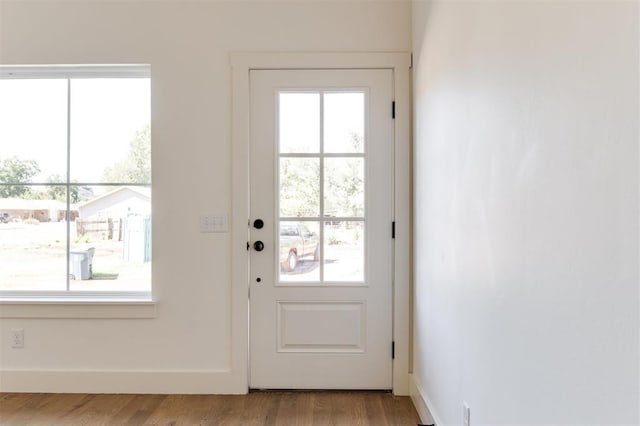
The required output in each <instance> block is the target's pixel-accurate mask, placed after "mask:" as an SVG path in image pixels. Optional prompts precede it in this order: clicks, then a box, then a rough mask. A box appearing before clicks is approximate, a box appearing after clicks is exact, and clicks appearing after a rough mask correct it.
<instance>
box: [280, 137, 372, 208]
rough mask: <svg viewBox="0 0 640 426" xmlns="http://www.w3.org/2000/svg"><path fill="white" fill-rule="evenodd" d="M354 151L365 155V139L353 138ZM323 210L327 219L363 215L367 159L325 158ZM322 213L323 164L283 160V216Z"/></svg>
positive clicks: (311, 159)
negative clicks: (321, 176)
mask: <svg viewBox="0 0 640 426" xmlns="http://www.w3.org/2000/svg"><path fill="white" fill-rule="evenodd" d="M351 143H352V148H353V150H354V151H355V152H362V151H363V149H362V147H363V140H362V138H361V137H359V136H358V135H356V134H353V135H352V137H351ZM324 193H325V199H324V211H325V215H327V216H334V217H362V216H364V160H363V159H362V158H353V157H339V158H325V159H324ZM319 210H320V162H319V161H318V159H315V158H282V159H280V214H281V215H282V216H287V217H304V216H311V217H313V216H317V215H318V214H319Z"/></svg>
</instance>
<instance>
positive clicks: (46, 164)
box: [0, 65, 151, 298]
mask: <svg viewBox="0 0 640 426" xmlns="http://www.w3.org/2000/svg"><path fill="white" fill-rule="evenodd" d="M150 294H151V127H150V70H149V67H148V66H146V65H135V66H129V65H116V66H24V67H17V66H0V296H2V297H12V296H25V297H30V296H52V297H65V298H66V297H71V298H73V297H84V296H98V297H100V296H103V295H104V296H106V297H109V298H112V297H118V296H119V295H120V296H123V297H142V298H146V297H149V296H150Z"/></svg>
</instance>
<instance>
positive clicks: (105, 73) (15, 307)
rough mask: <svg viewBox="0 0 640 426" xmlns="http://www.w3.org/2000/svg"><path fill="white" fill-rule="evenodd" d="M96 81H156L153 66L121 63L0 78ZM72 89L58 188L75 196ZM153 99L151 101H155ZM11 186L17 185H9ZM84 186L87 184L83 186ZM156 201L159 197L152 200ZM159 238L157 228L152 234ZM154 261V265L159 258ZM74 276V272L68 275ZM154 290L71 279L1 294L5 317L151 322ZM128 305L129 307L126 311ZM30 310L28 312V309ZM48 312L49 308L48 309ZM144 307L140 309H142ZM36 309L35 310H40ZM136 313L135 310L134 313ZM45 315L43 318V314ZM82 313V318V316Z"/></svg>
mask: <svg viewBox="0 0 640 426" xmlns="http://www.w3.org/2000/svg"><path fill="white" fill-rule="evenodd" d="M91 78H96V79H97V78H103V79H114V78H127V79H130V78H147V79H150V78H151V68H150V65H148V64H117V65H0V80H5V79H11V80H14V79H15V80H17V79H20V80H27V79H64V80H68V81H70V80H72V79H91ZM70 93H71V88H70V85H68V86H67V164H66V166H67V176H66V180H65V182H64V183H62V182H61V183H56V184H55V186H63V187H65V188H66V190H67V194H69V188H70V187H71V186H74V185H78V183H75V182H71V181H70V175H69V167H70V138H71V133H70V131H71V130H70V120H71V119H70V111H69V107H70ZM150 101H151V99H149V102H150ZM7 184H9V185H15V183H13V182H8V183H7ZM82 184H84V183H82ZM90 184H91V185H94V186H95V185H98V186H113V187H118V186H134V187H148V188H150V189H151V191H153V190H152V188H153V183H152V181H150V182H149V183H116V182H104V183H90ZM22 185H24V186H37V185H45V186H46V185H48V184H44V183H41V182H38V183H27V184H22ZM152 199H153V197H152ZM66 205H67V206H66V207H67V208H66V215H67V217H69V216H68V215H69V214H70V207H71V206H70V199H69V197H68V196H67V200H66ZM70 226H71V225H70V222H69V221H67V234H66V238H67V248H66V258H67V261H66V264H67V265H66V266H67V272H69V258H70V254H69V251H70V242H69V235H70V234H69V228H70ZM151 232H152V234H153V230H152V231H151ZM150 262H151V263H152V262H153V257H152V258H151V260H150ZM67 275H68V274H67ZM149 284H150V286H149V290H148V291H79V290H71V289H70V286H69V278H68V276H67V284H66V289H65V290H55V291H39V290H0V318H33V317H42V316H41V315H42V314H43V312H44V313H46V316H47V317H49V316H53V317H59V318H74V317H83V318H84V317H87V318H109V317H114V318H151V317H154V316H155V302H154V300H153V280H152V279H151V282H150V283H149ZM51 304H55V305H58V306H62V305H64V306H66V307H67V309H62V310H61V311H60V312H59V314H58V315H54V312H53V311H51V309H49V308H47V306H49V307H50V305H51ZM81 305H87V306H89V305H91V306H96V305H103V307H102V308H101V309H100V311H99V312H98V314H97V316H95V315H93V314H91V312H96V311H95V309H91V308H89V309H88V310H87V309H79V308H78V307H79V306H81ZM104 306H111V307H116V309H115V310H114V309H106V310H105V309H104ZM123 306H128V307H129V308H127V309H124V310H123V308H122V307H123ZM25 307H26V308H27V309H26V311H25V309H24V308H25ZM43 308H44V310H43ZM137 308H140V309H141V310H140V309H137ZM34 309H35V311H34ZM131 309H133V310H131ZM39 313H40V314H39ZM76 315H78V316H76Z"/></svg>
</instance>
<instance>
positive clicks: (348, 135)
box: [324, 92, 365, 153]
mask: <svg viewBox="0 0 640 426" xmlns="http://www.w3.org/2000/svg"><path fill="white" fill-rule="evenodd" d="M364 99H365V96H364V93H362V92H359V93H358V92H351V93H326V94H325V95H324V152H328V153H353V152H364V142H365V140H364V136H365V135H364V113H365V110H364Z"/></svg>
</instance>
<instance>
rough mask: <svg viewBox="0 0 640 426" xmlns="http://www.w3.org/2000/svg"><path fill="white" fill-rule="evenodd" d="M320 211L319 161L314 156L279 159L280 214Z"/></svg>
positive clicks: (305, 213)
mask: <svg viewBox="0 0 640 426" xmlns="http://www.w3.org/2000/svg"><path fill="white" fill-rule="evenodd" d="M319 212H320V163H319V161H318V160H317V159H314V158H282V159H281V160H280V214H281V215H282V216H289V217H302V216H317V215H318V214H319Z"/></svg>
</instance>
